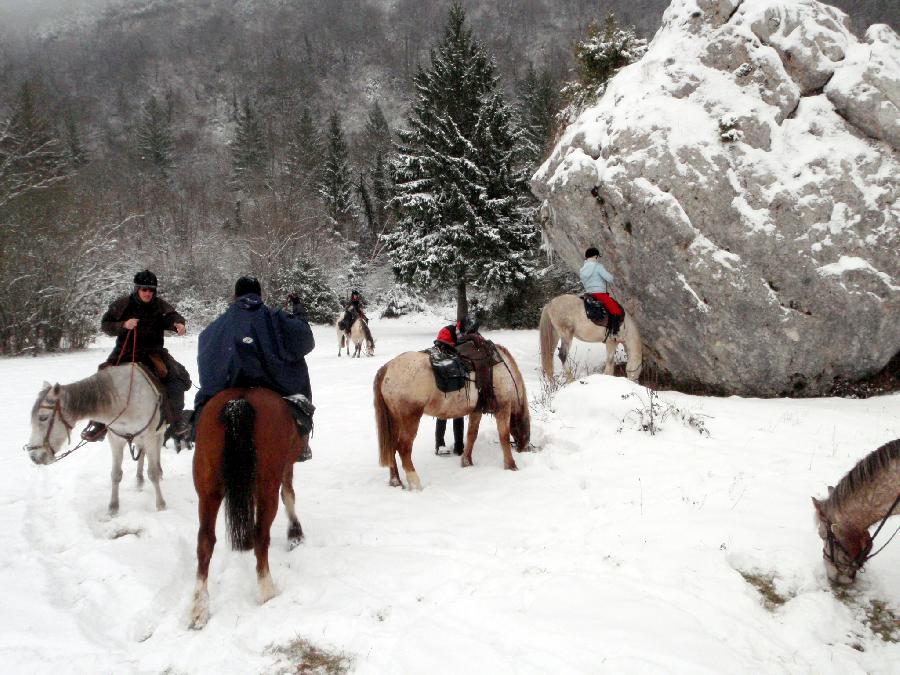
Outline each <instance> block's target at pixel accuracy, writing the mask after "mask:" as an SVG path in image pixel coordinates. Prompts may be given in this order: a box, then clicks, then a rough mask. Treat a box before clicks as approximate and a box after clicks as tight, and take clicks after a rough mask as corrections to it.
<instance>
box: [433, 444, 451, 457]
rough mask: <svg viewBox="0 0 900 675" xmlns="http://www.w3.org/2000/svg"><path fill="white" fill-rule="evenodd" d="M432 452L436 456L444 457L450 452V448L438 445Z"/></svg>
mask: <svg viewBox="0 0 900 675" xmlns="http://www.w3.org/2000/svg"><path fill="white" fill-rule="evenodd" d="M434 454H436V455H437V456H438V457H446V456H447V455H449V454H450V448H448V447H447V446H446V445H439V446H437V447H436V448H435V449H434Z"/></svg>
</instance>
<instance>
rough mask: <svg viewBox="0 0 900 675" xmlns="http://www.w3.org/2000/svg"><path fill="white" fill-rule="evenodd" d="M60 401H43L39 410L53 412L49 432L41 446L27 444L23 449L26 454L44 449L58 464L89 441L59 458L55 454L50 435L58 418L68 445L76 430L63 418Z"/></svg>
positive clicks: (81, 443) (58, 399)
mask: <svg viewBox="0 0 900 675" xmlns="http://www.w3.org/2000/svg"><path fill="white" fill-rule="evenodd" d="M60 399H61V397H60V396H57V397H56V400H55V401H53V403H52V404H50V403H47V402H46V401H42V402H41V404H40V405H39V406H38V409H39V410H52V411H53V413H52V414H51V415H50V422H49V423H48V424H47V431H45V432H44V439H43V440H42V441H41V444H40V445H30V444H28V443H26V444H25V445H24V446H23V447H22V449H23V450H25V452H31V451H32V450H38V449H40V448H43V449H44V450H46V451H47V452H49V453H50V455H51V456H52V457H53V461H54V462H58V461H59V460H61V459H62V458H63V457H65V456H66V455H69V454H71V453H73V452H75V451H76V450H77V449H78V448H80V447H81V446H82V445H84V444H85V443H87V441H81V442H80V443H79V444H78V445H76V446H75V447H74V448H71V449H69V450H66V451H65V452H64V453H63V454H61V455H60V456H59V457H57V456H56V453H55V452H54V450H53V447H52V446H51V445H50V434H51V433H53V425H54V424H55V423H56V420H57V418H58V419H59V421H60V422H61V423H62V425H63V426H64V427H65V428H66V443H67V444H68V443H71V442H72V429H74V428H75V425H74V424H72V423H71V422H69V421H68V420H67V419H66V418H65V416H63V413H62V405H60Z"/></svg>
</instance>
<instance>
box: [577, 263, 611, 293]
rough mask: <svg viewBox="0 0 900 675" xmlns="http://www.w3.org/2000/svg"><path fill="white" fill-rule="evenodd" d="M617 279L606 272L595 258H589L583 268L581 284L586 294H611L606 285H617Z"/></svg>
mask: <svg viewBox="0 0 900 675" xmlns="http://www.w3.org/2000/svg"><path fill="white" fill-rule="evenodd" d="M615 281H616V278H615V277H614V276H613V275H612V274H610V273H609V272H607V271H606V268H605V267H604V266H603V265H601V264H600V263H599V262H598V261H597V260H596V259H595V258H589V259H587V260H585V261H584V265H582V266H581V283H582V284H584V292H585V293H609V291H608V290H607V286H606V284H608V283H609V284H612V283H615Z"/></svg>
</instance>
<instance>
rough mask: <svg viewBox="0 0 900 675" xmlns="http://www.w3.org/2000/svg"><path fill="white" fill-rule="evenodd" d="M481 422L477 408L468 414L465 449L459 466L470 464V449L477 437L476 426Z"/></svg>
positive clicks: (472, 447)
mask: <svg viewBox="0 0 900 675" xmlns="http://www.w3.org/2000/svg"><path fill="white" fill-rule="evenodd" d="M480 424H481V413H480V412H478V411H477V410H476V411H474V412H472V413H470V414H469V430H468V431H467V432H466V449H465V450H463V454H462V457H461V458H460V465H461V466H472V450H473V449H474V448H475V439H476V438H478V426H479V425H480Z"/></svg>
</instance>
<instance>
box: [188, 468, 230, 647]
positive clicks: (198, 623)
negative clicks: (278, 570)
mask: <svg viewBox="0 0 900 675" xmlns="http://www.w3.org/2000/svg"><path fill="white" fill-rule="evenodd" d="M197 492H198V493H199V497H200V504H199V507H198V511H199V514H200V528H199V530H197V583H196V585H195V586H194V598H193V602H192V604H191V621H190V624H189V627H190V628H194V629H199V628H203V627H204V626H205V625H206V622H207V621H209V592H208V591H207V589H206V578H207V577H208V576H209V561H210V559H211V558H212V554H213V548H215V546H216V516H217V515H218V514H219V506H220V505H221V504H222V496H223V493H222V486H221V485H217V486H215V487H214V488H213V489H211V490H204V491H203V492H201V491H200V490H199V489H198V490H197Z"/></svg>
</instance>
